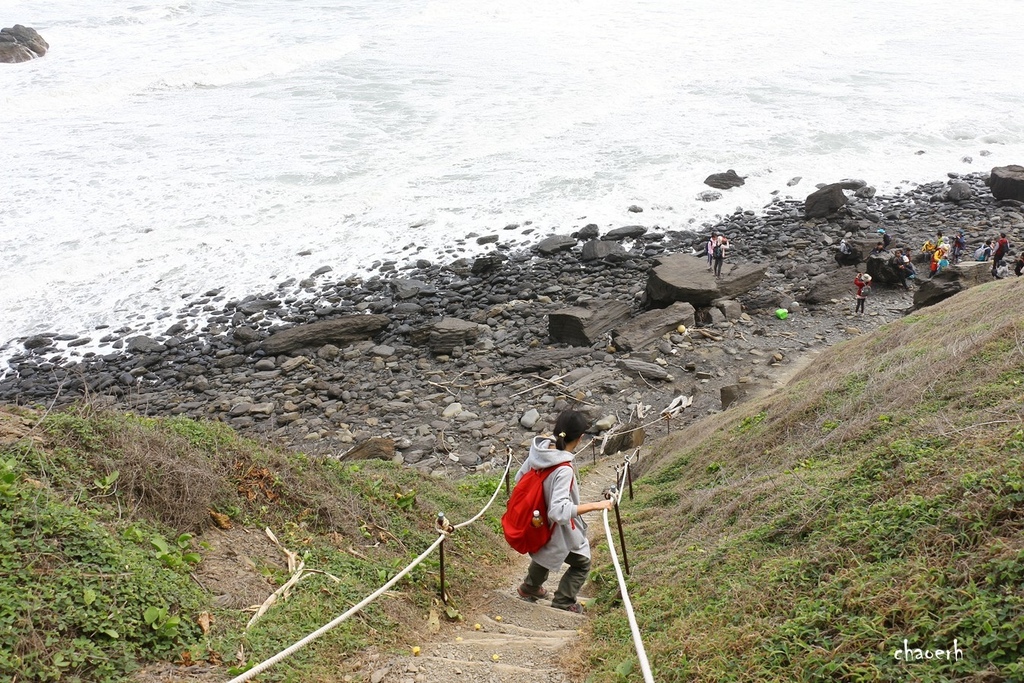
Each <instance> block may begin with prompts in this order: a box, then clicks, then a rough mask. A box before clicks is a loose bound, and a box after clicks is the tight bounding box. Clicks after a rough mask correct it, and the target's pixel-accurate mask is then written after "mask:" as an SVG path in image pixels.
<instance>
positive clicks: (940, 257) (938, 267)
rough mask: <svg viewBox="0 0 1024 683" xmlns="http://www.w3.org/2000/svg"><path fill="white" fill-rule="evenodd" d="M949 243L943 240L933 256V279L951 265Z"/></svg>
mask: <svg viewBox="0 0 1024 683" xmlns="http://www.w3.org/2000/svg"><path fill="white" fill-rule="evenodd" d="M948 256H949V243H948V242H946V241H945V239H943V241H942V242H940V243H939V246H938V248H937V249H936V250H935V252H934V253H933V254H932V277H935V276H936V275H938V274H939V273H941V272H942V269H943V268H945V267H946V266H948V265H949V258H948Z"/></svg>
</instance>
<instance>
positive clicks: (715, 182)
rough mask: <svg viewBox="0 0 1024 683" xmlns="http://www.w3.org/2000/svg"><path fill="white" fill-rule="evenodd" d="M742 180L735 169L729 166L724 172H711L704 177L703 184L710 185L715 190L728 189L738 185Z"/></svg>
mask: <svg viewBox="0 0 1024 683" xmlns="http://www.w3.org/2000/svg"><path fill="white" fill-rule="evenodd" d="M744 182H745V180H744V179H743V177H741V176H739V175H737V173H736V171H734V170H732V169H731V168H730V169H729V170H728V171H726V172H725V173H712V174H711V175H709V176H708V177H707V178H705V179H704V184H705V185H710V186H711V187H713V188H715V189H716V190H728V189H730V188H733V187H739V186H740V185H742V184H743V183H744Z"/></svg>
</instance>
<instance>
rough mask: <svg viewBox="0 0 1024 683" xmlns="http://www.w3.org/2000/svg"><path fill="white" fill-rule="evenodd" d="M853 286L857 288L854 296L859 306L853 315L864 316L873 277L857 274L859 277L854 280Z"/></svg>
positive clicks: (855, 308)
mask: <svg viewBox="0 0 1024 683" xmlns="http://www.w3.org/2000/svg"><path fill="white" fill-rule="evenodd" d="M853 286H854V287H856V288H857V293H856V294H854V298H855V299H856V300H857V305H856V307H854V309H853V314H854V315H857V314H858V313H860V314H861V315H864V303H865V302H866V301H867V298H868V293H869V292H870V291H871V276H870V275H868V274H867V273H857V277H855V278H853Z"/></svg>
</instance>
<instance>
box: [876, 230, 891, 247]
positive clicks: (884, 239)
mask: <svg viewBox="0 0 1024 683" xmlns="http://www.w3.org/2000/svg"><path fill="white" fill-rule="evenodd" d="M878 234H879V235H881V238H880V239H881V240H882V246H883V247H884V248H886V249H888V248H889V245H890V244H892V237H891V236H890V235H889V233H887V232H886V231H885V228H879V229H878Z"/></svg>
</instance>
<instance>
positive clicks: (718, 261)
mask: <svg viewBox="0 0 1024 683" xmlns="http://www.w3.org/2000/svg"><path fill="white" fill-rule="evenodd" d="M728 249H729V240H728V239H727V238H726V236H725V235H719V236H718V240H717V242H715V248H714V250H713V251H712V252H711V256H712V257H713V259H714V263H715V277H722V264H723V263H725V252H726V251H728Z"/></svg>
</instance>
